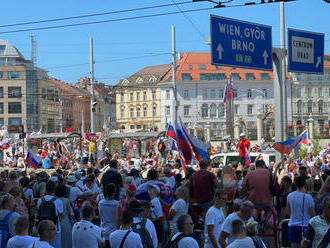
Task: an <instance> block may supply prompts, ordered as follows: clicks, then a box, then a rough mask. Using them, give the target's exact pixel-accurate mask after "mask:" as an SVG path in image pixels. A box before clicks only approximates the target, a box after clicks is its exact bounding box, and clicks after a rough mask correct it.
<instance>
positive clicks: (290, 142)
mask: <svg viewBox="0 0 330 248" xmlns="http://www.w3.org/2000/svg"><path fill="white" fill-rule="evenodd" d="M301 143H302V144H307V143H308V139H307V131H304V132H302V133H301V134H300V135H299V136H297V137H294V138H291V139H287V140H286V141H283V142H275V143H274V144H273V148H274V149H275V150H276V151H278V152H279V153H282V154H289V153H290V152H291V150H292V149H294V148H295V147H296V146H297V145H299V144H301Z"/></svg>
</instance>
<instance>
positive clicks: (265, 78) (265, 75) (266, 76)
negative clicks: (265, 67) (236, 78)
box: [260, 73, 270, 80]
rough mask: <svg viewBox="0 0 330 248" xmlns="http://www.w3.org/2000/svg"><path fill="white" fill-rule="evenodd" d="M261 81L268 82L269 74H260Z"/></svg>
mask: <svg viewBox="0 0 330 248" xmlns="http://www.w3.org/2000/svg"><path fill="white" fill-rule="evenodd" d="M260 78H261V80H269V79H270V78H269V74H268V73H261V74H260Z"/></svg>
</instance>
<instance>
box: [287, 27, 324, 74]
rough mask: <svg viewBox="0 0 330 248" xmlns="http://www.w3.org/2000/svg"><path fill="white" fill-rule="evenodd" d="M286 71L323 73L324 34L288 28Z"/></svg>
mask: <svg viewBox="0 0 330 248" xmlns="http://www.w3.org/2000/svg"><path fill="white" fill-rule="evenodd" d="M288 43H289V44H288V47H289V56H288V57H289V59H288V61H289V62H288V71H290V72H303V73H304V72H305V73H323V65H324V64H323V61H324V34H320V33H313V32H309V31H302V30H297V29H290V28H289V29H288Z"/></svg>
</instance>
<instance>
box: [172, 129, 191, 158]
mask: <svg viewBox="0 0 330 248" xmlns="http://www.w3.org/2000/svg"><path fill="white" fill-rule="evenodd" d="M175 129H176V137H177V141H178V148H179V153H180V155H181V157H182V158H183V160H184V163H185V164H191V160H192V152H191V148H190V146H189V144H188V141H187V140H186V138H185V136H184V134H183V132H182V130H181V127H180V126H179V124H178V123H175Z"/></svg>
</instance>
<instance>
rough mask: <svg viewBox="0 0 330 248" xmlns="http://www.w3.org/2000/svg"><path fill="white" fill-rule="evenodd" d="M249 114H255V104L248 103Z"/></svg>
mask: <svg viewBox="0 0 330 248" xmlns="http://www.w3.org/2000/svg"><path fill="white" fill-rule="evenodd" d="M247 114H248V115H252V114H253V105H252V104H248V105H247Z"/></svg>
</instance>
